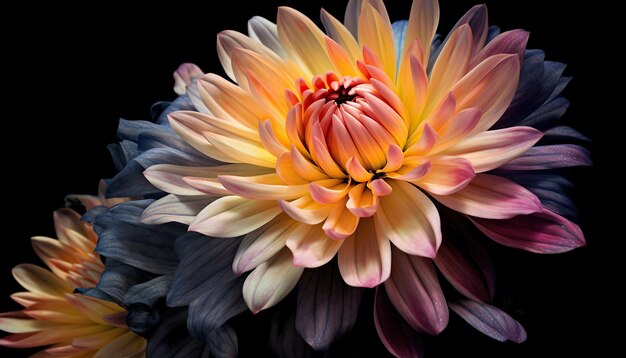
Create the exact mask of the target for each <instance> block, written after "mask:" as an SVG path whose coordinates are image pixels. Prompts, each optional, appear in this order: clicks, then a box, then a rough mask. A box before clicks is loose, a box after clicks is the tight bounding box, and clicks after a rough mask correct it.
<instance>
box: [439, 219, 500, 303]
mask: <svg viewBox="0 0 626 358" xmlns="http://www.w3.org/2000/svg"><path fill="white" fill-rule="evenodd" d="M445 222H446V225H445V226H444V229H443V244H442V245H441V247H440V248H439V252H437V257H435V259H434V262H435V265H437V268H438V269H439V271H441V273H442V274H443V276H444V277H445V278H446V279H447V280H448V282H450V283H451V284H452V286H454V288H456V289H457V291H459V292H460V293H461V294H463V295H464V296H465V297H468V298H471V299H473V300H476V301H482V302H490V301H491V299H492V298H493V295H494V293H495V273H494V267H493V263H492V262H491V260H490V259H489V255H488V254H487V251H486V250H485V248H484V247H483V246H482V245H481V244H480V243H479V242H477V241H475V240H467V238H466V233H467V232H470V230H471V226H470V225H471V224H470V222H469V221H468V220H467V219H465V218H462V217H461V216H459V215H447V216H446V217H445Z"/></svg>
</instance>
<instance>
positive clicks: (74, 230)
mask: <svg viewBox="0 0 626 358" xmlns="http://www.w3.org/2000/svg"><path fill="white" fill-rule="evenodd" d="M93 199H94V200H96V199H95V198H93ZM54 222H55V228H56V232H57V236H58V240H55V239H51V238H47V237H34V238H33V239H32V244H33V248H34V249H35V252H36V253H37V255H38V256H39V257H40V258H41V259H42V261H43V262H44V263H45V264H46V265H47V266H48V268H49V269H50V271H48V270H46V269H44V268H42V267H39V266H36V265H31V264H22V265H18V266H16V267H15V268H14V269H13V276H14V277H15V279H16V280H17V281H18V282H19V283H20V285H22V287H24V288H25V289H26V290H27V291H26V292H19V293H15V294H13V295H12V296H11V298H13V300H15V301H16V302H17V303H19V304H20V305H22V306H24V309H23V310H21V311H15V312H6V313H2V314H1V315H0V329H1V330H3V331H7V332H10V333H13V334H12V335H9V336H7V337H4V338H2V339H0V344H1V345H4V346H7V347H14V348H27V347H40V346H49V347H47V348H45V349H44V351H42V352H41V353H40V354H42V355H45V356H56V357H78V356H80V357H83V356H89V357H91V356H102V357H113V356H115V357H122V356H123V357H142V356H144V348H145V345H146V342H145V340H144V339H143V338H142V337H140V336H138V335H136V334H135V333H133V332H130V331H129V330H128V328H127V327H126V323H125V317H126V311H125V310H124V309H123V308H122V307H120V306H118V305H117V304H115V303H112V302H109V301H105V300H102V299H98V298H95V297H90V296H84V295H81V294H77V293H74V289H76V288H81V287H94V286H95V285H96V284H97V282H98V279H99V278H100V275H101V274H102V270H103V268H104V266H103V264H102V262H101V261H100V257H99V256H98V254H96V253H94V252H93V251H94V248H95V246H96V243H97V236H96V234H95V233H94V232H93V230H92V228H91V226H90V225H89V224H87V223H85V222H82V221H81V220H80V216H79V215H78V214H77V213H76V212H74V211H72V210H70V209H60V210H57V211H56V212H55V213H54Z"/></svg>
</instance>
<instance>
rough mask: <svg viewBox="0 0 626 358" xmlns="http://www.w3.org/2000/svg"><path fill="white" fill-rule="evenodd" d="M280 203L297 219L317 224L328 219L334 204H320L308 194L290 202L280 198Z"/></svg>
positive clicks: (283, 208)
mask: <svg viewBox="0 0 626 358" xmlns="http://www.w3.org/2000/svg"><path fill="white" fill-rule="evenodd" d="M278 205H279V206H280V208H281V209H282V210H283V211H284V212H285V214H287V215H289V216H290V217H291V218H293V219H294V220H296V221H299V222H302V223H305V224H309V225H315V224H319V223H321V222H322V221H324V220H326V218H327V217H328V214H329V213H330V211H331V209H332V208H333V207H332V205H325V204H319V203H317V202H315V201H313V199H312V198H311V196H309V195H306V196H303V197H301V198H299V199H296V200H294V201H291V202H288V201H285V200H279V201H278Z"/></svg>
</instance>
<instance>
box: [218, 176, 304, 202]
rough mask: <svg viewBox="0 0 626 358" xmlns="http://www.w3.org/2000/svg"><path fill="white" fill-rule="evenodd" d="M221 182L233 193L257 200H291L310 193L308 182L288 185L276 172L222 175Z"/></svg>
mask: <svg viewBox="0 0 626 358" xmlns="http://www.w3.org/2000/svg"><path fill="white" fill-rule="evenodd" d="M218 179H219V181H220V183H222V185H224V187H225V188H226V189H227V190H228V191H230V192H231V193H232V194H235V195H239V196H241V197H244V198H248V199H257V200H278V199H283V200H291V199H296V198H299V197H302V196H303V195H307V194H308V193H309V185H308V184H300V185H287V184H285V182H284V181H283V180H282V179H280V177H279V176H278V175H276V174H265V175H257V176H251V177H242V176H233V175H220V176H219V177H218Z"/></svg>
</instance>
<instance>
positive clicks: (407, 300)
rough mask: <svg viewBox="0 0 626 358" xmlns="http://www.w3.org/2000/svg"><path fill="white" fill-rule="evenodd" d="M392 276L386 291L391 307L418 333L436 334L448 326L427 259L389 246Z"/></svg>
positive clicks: (431, 268) (386, 282)
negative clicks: (390, 248) (390, 249)
mask: <svg viewBox="0 0 626 358" xmlns="http://www.w3.org/2000/svg"><path fill="white" fill-rule="evenodd" d="M391 252H392V257H391V276H390V277H389V279H388V280H387V281H385V289H386V290H387V294H388V295H389V299H390V300H391V303H393V305H394V307H395V308H396V310H398V312H399V313H400V315H402V317H404V319H405V320H406V321H407V322H408V323H409V325H411V327H413V329H415V330H416V331H418V332H424V333H429V334H438V333H440V332H441V331H443V329H444V328H445V327H446V325H447V324H448V306H447V305H446V298H445V297H444V295H443V292H442V291H441V286H440V285H439V280H438V279H437V273H436V272H435V268H434V267H433V264H432V262H431V260H430V259H426V258H423V257H419V256H411V255H407V254H405V253H404V252H402V251H400V250H399V249H397V248H396V247H395V246H392V251H391Z"/></svg>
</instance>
